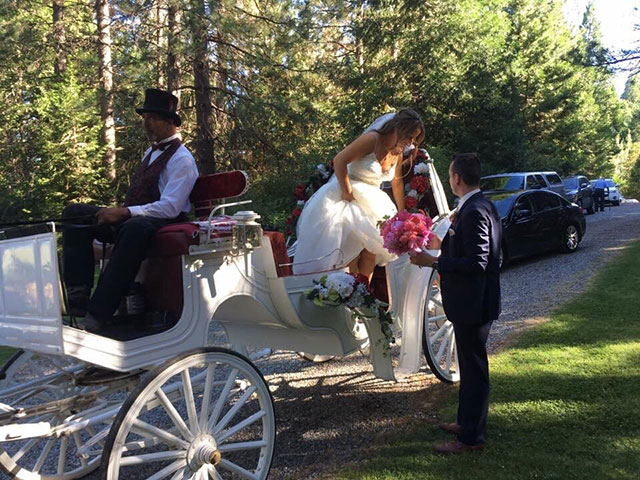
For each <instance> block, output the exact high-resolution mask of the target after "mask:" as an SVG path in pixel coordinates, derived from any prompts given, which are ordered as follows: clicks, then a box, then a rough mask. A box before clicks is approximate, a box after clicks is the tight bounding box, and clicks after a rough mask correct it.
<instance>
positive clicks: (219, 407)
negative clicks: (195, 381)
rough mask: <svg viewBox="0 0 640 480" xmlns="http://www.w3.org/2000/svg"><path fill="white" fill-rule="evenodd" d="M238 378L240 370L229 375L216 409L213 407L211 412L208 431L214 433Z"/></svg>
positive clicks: (235, 369)
mask: <svg viewBox="0 0 640 480" xmlns="http://www.w3.org/2000/svg"><path fill="white" fill-rule="evenodd" d="M237 376H238V369H237V368H234V369H232V370H231V372H230V373H229V377H228V378H227V382H226V383H225V385H224V388H223V389H222V392H220V396H219V397H218V400H217V402H216V405H215V407H213V412H211V417H209V423H207V431H212V430H213V428H214V426H215V424H216V423H217V422H218V417H220V412H222V407H224V404H225V402H226V401H227V397H228V396H229V391H230V390H231V387H232V386H233V384H234V382H235V381H236V377H237Z"/></svg>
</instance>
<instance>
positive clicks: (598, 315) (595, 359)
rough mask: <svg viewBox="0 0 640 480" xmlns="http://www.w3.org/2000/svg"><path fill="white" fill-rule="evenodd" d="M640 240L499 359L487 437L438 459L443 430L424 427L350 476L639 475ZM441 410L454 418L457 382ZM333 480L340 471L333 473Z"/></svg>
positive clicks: (509, 479)
mask: <svg viewBox="0 0 640 480" xmlns="http://www.w3.org/2000/svg"><path fill="white" fill-rule="evenodd" d="M638 291H640V243H638V244H634V245H632V246H630V247H629V248H628V249H627V250H626V252H624V253H623V254H622V256H621V257H619V258H618V259H616V260H614V262H612V263H611V264H610V265H609V266H607V267H606V268H604V269H603V270H602V271H601V272H600V273H599V275H598V278H597V279H596V281H595V284H594V285H593V287H592V288H591V289H590V290H589V291H588V292H585V293H584V294H583V295H581V296H579V297H578V298H576V299H575V300H573V301H571V302H569V303H568V304H566V305H565V306H563V307H562V308H560V309H559V310H558V311H557V312H556V313H555V314H554V315H553V316H552V318H551V320H550V321H548V322H545V323H542V324H540V325H537V326H535V327H534V328H532V329H531V330H530V331H528V332H526V333H525V334H524V335H522V336H521V338H519V339H518V341H517V342H516V344H515V345H513V347H512V348H510V349H508V350H506V351H504V352H502V353H500V354H498V355H495V356H493V357H492V358H491V360H490V363H491V377H492V396H491V410H490V414H489V426H488V444H487V449H486V451H485V452H484V453H482V454H472V455H464V456H457V457H453V458H447V457H439V456H436V455H433V454H432V453H431V447H432V445H433V444H434V443H440V442H442V441H444V440H445V439H448V437H446V436H444V435H443V434H442V433H441V432H439V431H438V430H437V428H436V427H435V426H433V425H424V426H422V427H419V428H417V429H416V431H415V432H414V433H413V434H412V435H410V436H409V437H408V438H398V439H396V440H395V441H393V442H391V443H390V444H388V445H379V446H376V447H374V448H373V449H372V450H373V451H372V453H371V455H370V456H369V457H368V459H367V460H365V461H364V462H363V463H361V464H359V465H358V467H357V468H355V469H353V470H351V471H348V472H342V473H341V475H340V476H339V477H340V478H348V479H394V480H395V479H397V480H409V479H415V480H417V479H421V480H422V479H433V480H441V479H456V480H466V479H469V480H471V479H487V480H488V479H491V480H503V479H504V480H519V479H544V480H547V479H558V480H566V479H576V480H577V479H580V480H582V479H591V478H593V479H598V480H600V479H635V480H637V479H638V478H640V476H639V474H638V472H640V415H639V413H638V412H640V315H639V314H638V312H640V295H638V294H637V292H638ZM449 390H450V395H449V397H448V398H447V399H446V401H445V402H444V403H443V405H442V406H441V408H440V417H441V419H442V420H445V421H450V420H451V419H453V418H455V411H456V407H457V395H456V391H457V389H456V387H449ZM332 478H333V477H332Z"/></svg>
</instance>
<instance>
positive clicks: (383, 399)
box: [258, 202, 640, 480]
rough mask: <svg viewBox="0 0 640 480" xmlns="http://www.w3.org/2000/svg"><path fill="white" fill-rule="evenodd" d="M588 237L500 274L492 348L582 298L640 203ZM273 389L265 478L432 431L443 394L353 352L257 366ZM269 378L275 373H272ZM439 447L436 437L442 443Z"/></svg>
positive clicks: (292, 474) (305, 473) (603, 217)
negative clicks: (274, 429)
mask: <svg viewBox="0 0 640 480" xmlns="http://www.w3.org/2000/svg"><path fill="white" fill-rule="evenodd" d="M586 218H587V231H586V234H585V236H584V239H583V241H582V242H581V244H580V248H579V249H578V250H577V251H576V252H575V253H573V254H549V255H544V256H538V257H535V258H531V259H529V260H524V261H521V262H516V263H514V264H513V265H511V266H509V267H508V268H506V270H505V272H504V273H503V275H502V289H503V290H502V299H503V303H502V311H503V314H502V316H501V317H500V319H499V320H498V321H497V322H496V323H494V326H493V328H492V331H491V336H490V340H489V343H490V349H491V350H492V351H495V350H496V349H497V348H499V347H500V345H501V344H503V343H504V342H505V340H506V339H507V337H508V336H510V334H513V333H514V332H517V331H519V330H522V329H523V327H526V326H527V325H528V324H531V323H535V322H536V321H538V320H540V319H544V318H545V317H547V316H548V315H549V314H550V312H551V311H552V310H553V309H554V308H555V307H557V306H558V305H560V304H561V303H563V302H566V301H567V300H568V299H570V298H572V297H574V296H575V295H576V294H578V293H580V292H582V291H583V290H584V289H585V288H586V287H587V286H588V285H589V284H590V281H591V278H592V277H593V274H594V273H595V272H597V271H598V269H599V268H601V267H602V266H603V265H604V264H606V263H607V262H608V261H609V260H611V259H612V258H613V257H614V256H615V255H617V254H618V253H620V251H621V250H622V249H623V248H624V245H625V244H626V243H628V242H630V241H633V240H640V204H638V203H635V202H634V203H631V202H628V203H623V204H622V205H621V206H619V207H611V208H607V209H606V210H605V212H600V213H597V214H594V215H587V217H586ZM258 365H259V367H260V368H261V369H262V371H263V372H265V373H267V375H266V378H267V381H268V382H269V384H270V385H271V386H272V388H273V395H274V400H275V405H276V415H277V419H278V444H277V447H276V454H275V458H274V461H273V467H272V470H271V475H270V477H269V478H270V479H274V480H276V479H277V480H279V479H290V478H291V479H292V478H295V479H303V478H304V479H308V478H320V477H325V478H330V477H331V473H330V472H331V471H333V470H336V469H344V468H348V465H349V463H357V462H359V461H360V460H361V459H362V458H364V457H365V456H366V450H367V447H368V446H369V445H370V444H371V443H373V442H380V441H384V438H385V436H386V435H390V436H395V435H398V434H399V433H401V432H402V431H409V430H411V429H412V428H413V427H414V426H415V425H416V424H420V423H425V422H427V423H435V422H436V421H437V419H436V418H435V414H434V412H435V403H436V402H437V400H438V397H439V394H440V393H442V392H443V391H447V390H448V389H450V388H455V387H450V386H447V385H444V384H442V383H440V382H439V381H437V380H436V379H435V378H434V377H433V375H431V374H430V373H429V369H428V367H427V366H426V362H424V365H423V368H422V370H421V372H420V373H419V374H417V375H415V376H413V377H411V378H410V379H409V381H407V382H402V383H397V384H394V383H392V382H383V381H380V380H378V379H376V378H375V377H374V376H373V375H372V373H371V372H372V369H371V366H370V364H369V363H368V361H367V359H366V358H365V357H364V356H363V355H362V354H360V353H356V354H352V355H351V356H349V357H346V358H342V359H338V360H334V361H332V362H328V363H325V364H320V365H313V364H310V363H309V362H306V361H304V360H301V359H300V358H298V357H297V355H295V354H290V353H278V354H276V355H274V356H271V357H270V358H268V359H265V360H261V361H259V362H258ZM272 372H274V373H272ZM443 438H444V437H443Z"/></svg>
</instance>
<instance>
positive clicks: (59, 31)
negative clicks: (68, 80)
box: [53, 0, 67, 77]
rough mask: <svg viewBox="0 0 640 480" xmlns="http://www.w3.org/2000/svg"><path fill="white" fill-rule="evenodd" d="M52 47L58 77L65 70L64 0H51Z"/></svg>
mask: <svg viewBox="0 0 640 480" xmlns="http://www.w3.org/2000/svg"><path fill="white" fill-rule="evenodd" d="M53 48H54V50H55V52H56V60H55V65H54V70H55V72H56V76H58V77H60V76H63V75H64V74H65V72H66V71H67V50H66V49H67V45H66V36H65V28H64V0H53Z"/></svg>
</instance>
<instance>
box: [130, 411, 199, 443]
mask: <svg viewBox="0 0 640 480" xmlns="http://www.w3.org/2000/svg"><path fill="white" fill-rule="evenodd" d="M133 427H134V428H132V431H136V430H138V431H139V432H142V435H152V436H156V437H160V438H162V439H163V440H164V441H165V442H167V443H168V444H170V445H175V446H177V447H180V448H183V449H185V450H186V449H188V448H189V443H188V442H185V441H184V440H183V439H181V438H178V437H176V436H175V435H173V434H172V433H169V432H165V431H164V430H161V429H159V428H157V427H154V426H153V425H149V424H148V423H147V422H144V421H142V420H140V419H139V418H137V419H135V420H134V422H133ZM136 433H138V432H136Z"/></svg>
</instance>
